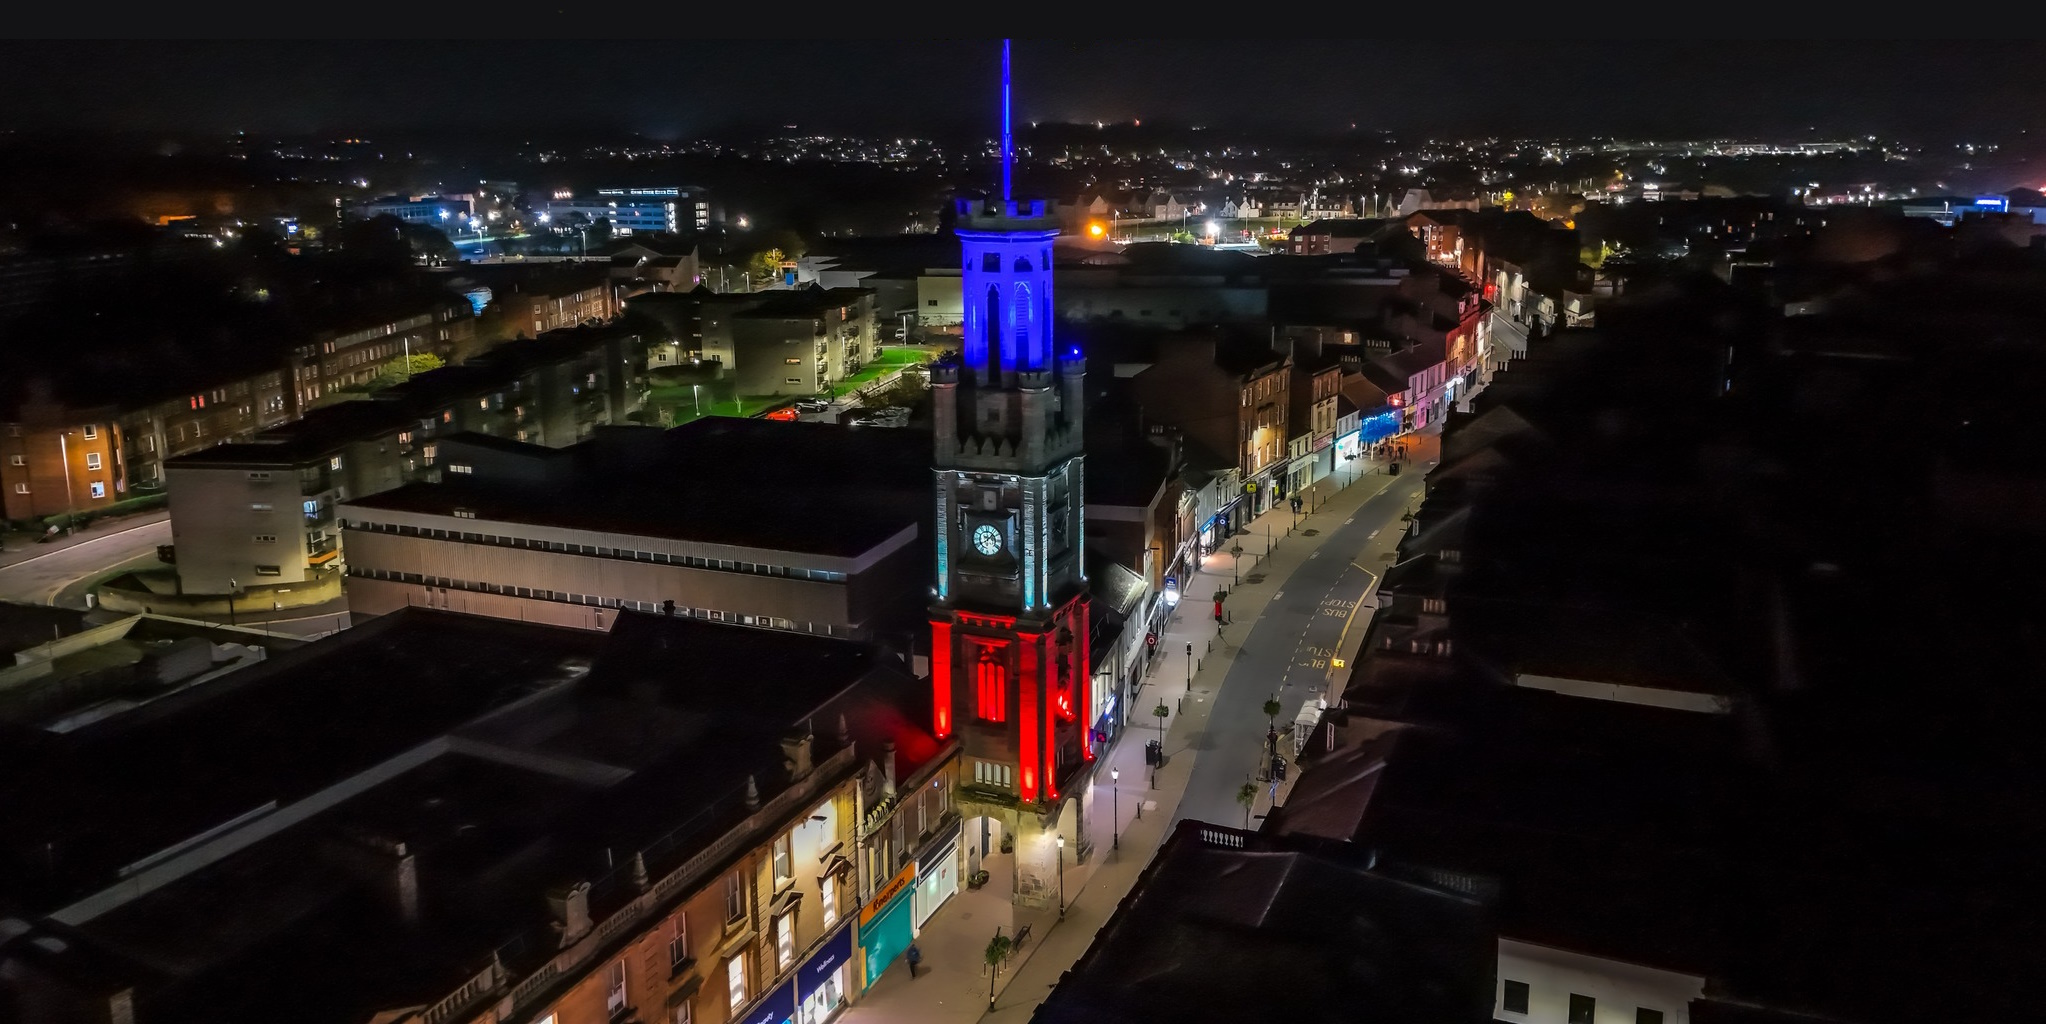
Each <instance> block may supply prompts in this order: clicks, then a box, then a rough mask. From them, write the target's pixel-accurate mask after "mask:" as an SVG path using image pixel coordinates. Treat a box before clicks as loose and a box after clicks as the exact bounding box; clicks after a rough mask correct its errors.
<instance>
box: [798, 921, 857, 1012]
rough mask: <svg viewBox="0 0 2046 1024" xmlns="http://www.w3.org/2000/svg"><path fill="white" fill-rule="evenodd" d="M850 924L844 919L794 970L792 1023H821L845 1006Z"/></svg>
mask: <svg viewBox="0 0 2046 1024" xmlns="http://www.w3.org/2000/svg"><path fill="white" fill-rule="evenodd" d="M852 947H853V925H852V922H851V921H847V922H845V923H843V924H841V925H839V928H838V931H837V932H835V933H834V934H833V935H832V936H831V937H830V938H828V939H825V940H824V945H822V946H820V947H818V949H817V952H815V953H812V954H810V959H808V960H806V961H804V962H803V966H802V967H801V968H800V969H798V970H797V971H796V997H797V999H798V1000H799V1002H798V1004H797V1021H796V1024H824V1022H826V1021H828V1020H830V1019H831V1018H833V1017H835V1016H837V1015H838V1011H839V1010H840V1009H842V1008H843V1007H844V1006H845V1000H846V989H847V988H848V987H849V986H850V985H851V983H852Z"/></svg>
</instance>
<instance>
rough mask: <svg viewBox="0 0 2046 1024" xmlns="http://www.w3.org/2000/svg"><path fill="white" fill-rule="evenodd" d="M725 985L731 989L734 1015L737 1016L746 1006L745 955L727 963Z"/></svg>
mask: <svg viewBox="0 0 2046 1024" xmlns="http://www.w3.org/2000/svg"><path fill="white" fill-rule="evenodd" d="M725 985H726V987H728V988H730V989H731V999H730V1001H731V1006H732V1015H733V1016H737V1015H738V1013H739V1008H740V1007H742V1006H744V1005H746V957H745V955H744V954H741V955H739V956H735V957H733V958H731V959H730V960H727V961H725Z"/></svg>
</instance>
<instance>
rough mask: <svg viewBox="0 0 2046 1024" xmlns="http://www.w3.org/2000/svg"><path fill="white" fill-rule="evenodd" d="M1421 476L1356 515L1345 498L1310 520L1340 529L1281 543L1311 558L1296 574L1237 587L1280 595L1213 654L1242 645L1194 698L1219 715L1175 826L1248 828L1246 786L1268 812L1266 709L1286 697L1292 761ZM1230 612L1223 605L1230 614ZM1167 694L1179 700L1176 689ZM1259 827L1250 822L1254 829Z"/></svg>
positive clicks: (1200, 742) (1282, 549)
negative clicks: (1302, 725)
mask: <svg viewBox="0 0 2046 1024" xmlns="http://www.w3.org/2000/svg"><path fill="white" fill-rule="evenodd" d="M1423 475H1424V474H1422V473H1419V472H1416V473H1413V474H1411V475H1404V476H1401V477H1399V478H1398V479H1396V480H1395V481H1393V482H1392V483H1391V484H1389V485H1388V486H1387V487H1386V488H1385V490H1383V491H1380V492H1378V493H1376V494H1373V495H1371V496H1370V497H1368V498H1365V499H1364V500H1363V501H1362V503H1361V504H1360V505H1353V506H1352V507H1351V509H1349V510H1346V509H1345V508H1344V504H1343V503H1344V502H1345V500H1346V498H1347V499H1349V500H1350V501H1352V502H1354V500H1355V499H1354V497H1353V496H1351V494H1350V492H1347V491H1345V492H1338V494H1337V496H1336V497H1334V498H1332V499H1331V500H1330V503H1329V504H1328V505H1327V506H1324V509H1325V514H1321V515H1317V516H1315V517H1313V518H1312V519H1310V520H1308V521H1307V526H1308V527H1313V526H1315V525H1317V521H1319V522H1320V523H1333V524H1335V525H1334V526H1333V528H1332V529H1324V530H1323V531H1322V532H1319V533H1317V534H1315V535H1314V536H1306V535H1304V530H1302V531H1296V532H1295V533H1294V534H1293V536H1291V537H1289V538H1285V539H1283V540H1281V541H1280V542H1279V556H1280V558H1281V559H1284V558H1285V557H1286V556H1287V555H1292V556H1294V557H1300V553H1301V551H1302V550H1305V551H1306V552H1307V555H1306V557H1305V560H1304V561H1302V562H1301V563H1300V564H1299V567H1298V568H1297V569H1294V570H1293V572H1292V573H1291V574H1290V575H1287V576H1286V577H1284V578H1283V579H1280V578H1275V577H1268V578H1265V579H1263V580H1262V581H1261V582H1257V583H1250V582H1249V580H1248V579H1246V580H1245V582H1244V583H1239V584H1236V586H1237V587H1239V588H1240V587H1243V586H1246V585H1248V586H1254V587H1267V588H1273V589H1274V590H1275V593H1274V594H1273V595H1272V600H1271V603H1270V604H1269V605H1267V606H1266V608H1265V611H1264V614H1263V615H1262V616H1260V617H1259V618H1258V619H1257V621H1256V622H1254V623H1253V622H1244V621H1241V620H1238V621H1236V622H1234V623H1232V624H1230V625H1227V626H1224V627H1223V629H1222V632H1221V640H1220V641H1219V642H1218V643H1217V644H1216V647H1215V651H1214V653H1215V654H1225V653H1230V652H1229V651H1228V650H1227V649H1228V648H1230V647H1234V648H1235V650H1234V652H1233V653H1234V654H1235V662H1234V663H1233V664H1232V665H1231V666H1230V668H1229V672H1228V674H1227V675H1226V676H1224V677H1223V680H1222V683H1221V685H1220V686H1219V687H1218V688H1217V689H1216V691H1215V692H1214V693H1213V694H1211V695H1201V694H1195V696H1196V697H1201V696H1206V697H1208V698H1209V699H1212V700H1213V701H1214V708H1213V709H1212V710H1211V711H1210V712H1209V717H1208V722H1207V727H1206V728H1205V729H1204V730H1202V732H1201V734H1200V735H1199V736H1198V737H1196V738H1195V739H1194V741H1193V743H1194V746H1195V748H1196V749H1197V750H1198V751H1199V756H1198V759H1197V760H1196V761H1195V763H1194V768H1193V774H1192V775H1191V776H1189V778H1188V780H1187V787H1186V795H1185V797H1184V798H1182V799H1181V800H1180V803H1179V809H1178V813H1177V814H1176V815H1175V816H1174V820H1175V821H1178V820H1182V819H1188V818H1191V819H1194V820H1196V821H1210V822H1215V823H1217V824H1223V825H1234V826H1238V827H1242V826H1243V825H1244V807H1243V805H1242V804H1241V803H1239V802H1238V801H1237V793H1238V791H1239V790H1240V789H1241V788H1242V786H1243V783H1244V782H1246V781H1253V782H1256V783H1257V785H1258V789H1259V799H1258V801H1257V803H1256V807H1255V808H1254V811H1253V813H1262V812H1263V810H1264V808H1266V807H1269V806H1270V803H1271V801H1270V789H1271V787H1270V784H1269V783H1268V782H1266V781H1263V780H1260V779H1259V778H1258V775H1259V769H1260V768H1261V767H1262V766H1263V765H1264V764H1265V763H1266V761H1267V757H1266V755H1265V749H1266V742H1267V741H1266V737H1267V730H1268V729H1269V728H1270V724H1269V720H1268V719H1267V718H1266V717H1265V713H1264V708H1263V705H1264V702H1265V700H1266V699H1267V698H1269V697H1271V696H1273V695H1276V696H1277V697H1278V698H1279V704H1280V711H1279V714H1278V716H1277V723H1276V724H1277V725H1278V726H1279V730H1280V753H1282V754H1283V755H1284V756H1285V757H1286V759H1287V761H1288V762H1290V761H1291V760H1292V754H1293V751H1292V746H1291V744H1290V743H1289V742H1287V740H1286V736H1287V731H1286V730H1287V729H1288V727H1289V726H1290V724H1291V723H1292V721H1293V717H1294V716H1295V715H1297V714H1299V712H1300V706H1301V704H1303V703H1304V702H1306V701H1309V700H1313V699H1314V698H1315V697H1317V696H1321V695H1323V694H1324V693H1325V685H1326V682H1327V680H1328V678H1329V676H1328V672H1329V663H1328V659H1329V658H1331V657H1332V656H1334V654H1335V649H1336V647H1337V644H1338V641H1339V639H1341V638H1342V637H1343V634H1344V630H1345V629H1346V628H1347V629H1348V630H1349V631H1350V633H1351V635H1350V637H1349V639H1351V640H1355V639H1356V638H1357V634H1358V633H1360V632H1361V631H1362V630H1363V629H1364V628H1365V627H1366V626H1367V625H1368V624H1369V609H1368V608H1367V609H1364V610H1363V611H1362V612H1361V613H1360V612H1358V609H1357V602H1358V600H1359V599H1360V598H1362V597H1363V596H1364V594H1365V592H1366V591H1367V590H1368V589H1369V588H1370V586H1371V584H1372V583H1373V581H1374V575H1373V574H1375V573H1378V572H1382V571H1383V570H1384V567H1385V565H1386V562H1385V561H1384V558H1383V553H1384V552H1386V551H1390V550H1392V549H1393V547H1394V544H1395V542H1396V541H1397V539H1398V536H1399V532H1400V527H1401V525H1402V522H1401V519H1402V517H1403V516H1404V515H1405V514H1406V512H1407V510H1408V508H1410V507H1411V504H1412V502H1413V499H1414V497H1415V495H1417V494H1418V493H1419V492H1420V490H1421V483H1422V477H1423ZM1326 513H1334V514H1339V515H1341V516H1342V518H1341V519H1336V518H1335V515H1332V514H1326ZM1289 548H1290V549H1291V550H1289ZM1266 564H1269V563H1260V564H1259V565H1258V566H1257V567H1256V568H1253V569H1250V570H1248V571H1247V574H1246V575H1247V576H1248V577H1250V578H1256V577H1257V576H1258V575H1259V574H1260V573H1261V572H1262V571H1263V569H1264V568H1265V565H1266ZM1275 568H1276V567H1275ZM1228 608H1229V602H1228V601H1227V600H1226V599H1225V600H1224V601H1223V610H1224V611H1225V612H1227V611H1228ZM1353 613H1355V614H1354V616H1353ZM1161 695H1162V696H1166V697H1175V696H1177V695H1176V694H1175V693H1174V689H1173V688H1172V687H1171V686H1170V685H1167V686H1166V687H1164V688H1163V692H1162V694H1161ZM1256 824H1257V822H1256V821H1255V820H1253V821H1251V822H1250V825H1251V826H1252V827H1255V826H1256Z"/></svg>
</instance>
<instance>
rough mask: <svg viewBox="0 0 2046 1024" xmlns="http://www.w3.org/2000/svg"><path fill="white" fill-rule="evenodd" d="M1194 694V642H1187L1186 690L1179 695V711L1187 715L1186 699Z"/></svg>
mask: <svg viewBox="0 0 2046 1024" xmlns="http://www.w3.org/2000/svg"><path fill="white" fill-rule="evenodd" d="M1192 694H1193V641H1192V640H1188V641H1187V642H1186V689H1185V690H1184V691H1183V692H1181V693H1180V695H1179V711H1180V713H1181V714H1185V713H1186V699H1187V697H1189V696H1192Z"/></svg>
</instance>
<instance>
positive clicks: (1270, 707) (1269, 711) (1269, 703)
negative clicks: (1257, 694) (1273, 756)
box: [1265, 695, 1284, 732]
mask: <svg viewBox="0 0 2046 1024" xmlns="http://www.w3.org/2000/svg"><path fill="white" fill-rule="evenodd" d="M1282 710H1284V707H1283V705H1281V704H1280V703H1279V698H1278V696H1277V695H1273V696H1270V697H1266V698H1265V729H1266V731H1268V732H1269V731H1273V730H1276V729H1278V727H1279V712H1280V711H1282Z"/></svg>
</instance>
